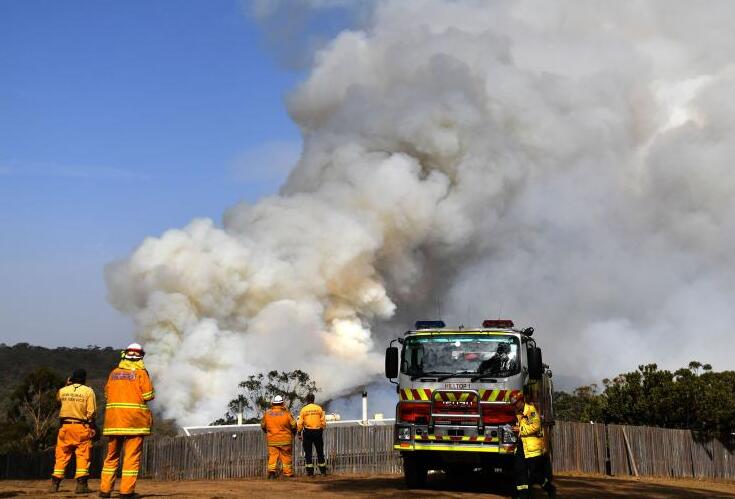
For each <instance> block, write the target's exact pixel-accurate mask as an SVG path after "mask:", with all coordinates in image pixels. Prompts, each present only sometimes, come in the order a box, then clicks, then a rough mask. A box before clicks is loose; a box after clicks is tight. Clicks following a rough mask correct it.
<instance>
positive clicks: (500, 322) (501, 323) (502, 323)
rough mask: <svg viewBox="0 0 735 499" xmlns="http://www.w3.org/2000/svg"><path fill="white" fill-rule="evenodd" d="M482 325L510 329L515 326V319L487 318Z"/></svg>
mask: <svg viewBox="0 0 735 499" xmlns="http://www.w3.org/2000/svg"><path fill="white" fill-rule="evenodd" d="M482 327H487V328H490V327H496V328H499V329H510V328H512V327H513V321H512V320H510V319H487V320H485V321H483V322H482Z"/></svg>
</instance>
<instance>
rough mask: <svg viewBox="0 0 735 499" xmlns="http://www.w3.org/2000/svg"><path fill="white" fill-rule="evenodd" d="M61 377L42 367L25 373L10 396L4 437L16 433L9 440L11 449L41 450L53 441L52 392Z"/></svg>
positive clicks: (55, 404)
mask: <svg viewBox="0 0 735 499" xmlns="http://www.w3.org/2000/svg"><path fill="white" fill-rule="evenodd" d="M63 385H64V379H63V378H62V377H61V376H59V375H58V374H57V373H56V372H54V371H52V370H50V369H47V368H45V367H42V368H38V369H36V370H35V371H32V372H31V373H29V374H28V375H26V376H25V377H24V378H23V380H22V381H21V382H20V384H18V386H17V387H16V388H15V389H14V390H13V393H12V394H11V396H10V402H9V409H8V412H7V418H6V419H7V422H6V424H7V425H8V428H7V429H6V430H4V431H3V433H4V435H3V436H4V437H5V438H9V437H10V438H12V435H16V436H19V437H20V438H19V439H16V440H15V441H12V442H6V444H7V443H10V445H9V447H11V448H13V449H14V450H21V451H36V450H45V449H48V448H50V447H52V446H53V445H54V440H55V438H54V437H55V431H56V429H57V428H58V417H57V416H58V407H59V404H58V402H57V400H56V393H57V391H58V390H59V388H61V387H62V386H63Z"/></svg>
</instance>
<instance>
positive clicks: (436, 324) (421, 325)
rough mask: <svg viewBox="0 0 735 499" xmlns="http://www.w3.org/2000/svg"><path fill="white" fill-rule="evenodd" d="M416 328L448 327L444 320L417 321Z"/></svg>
mask: <svg viewBox="0 0 735 499" xmlns="http://www.w3.org/2000/svg"><path fill="white" fill-rule="evenodd" d="M415 327H416V329H441V328H445V327H447V325H446V324H444V321H416V324H415Z"/></svg>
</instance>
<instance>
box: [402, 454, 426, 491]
mask: <svg viewBox="0 0 735 499" xmlns="http://www.w3.org/2000/svg"><path fill="white" fill-rule="evenodd" d="M427 471H428V470H427V468H426V463H424V462H423V461H422V460H421V459H420V458H419V457H418V456H412V455H410V454H409V455H405V454H404V456H403V477H404V478H405V480H406V487H408V488H409V489H420V488H423V487H425V486H426V472H427Z"/></svg>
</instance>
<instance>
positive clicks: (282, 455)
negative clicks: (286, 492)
mask: <svg viewBox="0 0 735 499" xmlns="http://www.w3.org/2000/svg"><path fill="white" fill-rule="evenodd" d="M279 459H280V461H281V466H282V467H283V476H293V446H291V445H269V446H268V471H269V472H270V471H273V472H275V471H276V468H277V467H278V460H279Z"/></svg>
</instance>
